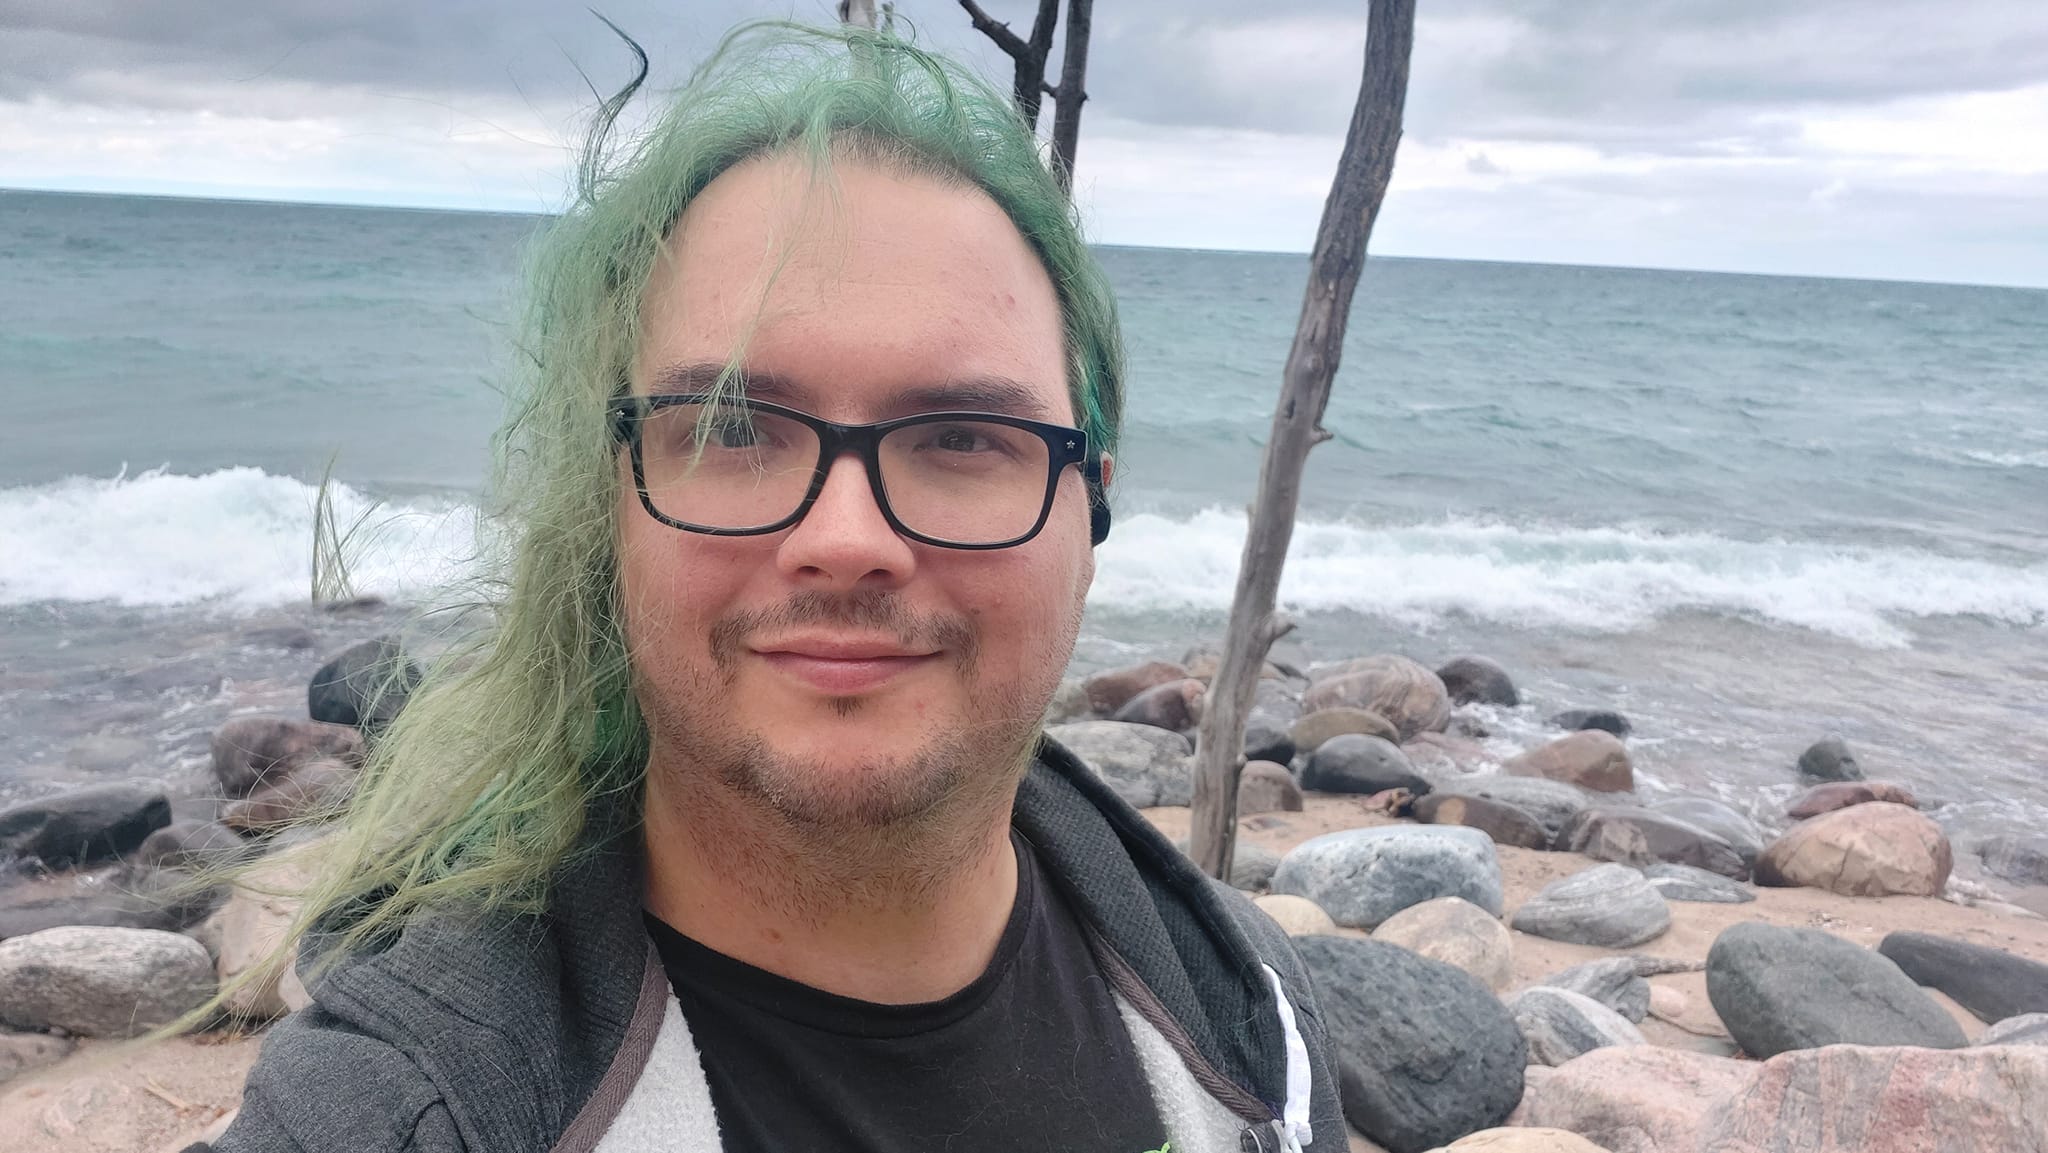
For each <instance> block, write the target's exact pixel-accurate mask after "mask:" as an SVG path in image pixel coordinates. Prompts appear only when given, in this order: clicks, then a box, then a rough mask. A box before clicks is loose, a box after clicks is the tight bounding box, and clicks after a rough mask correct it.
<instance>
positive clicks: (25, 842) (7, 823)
mask: <svg viewBox="0 0 2048 1153" xmlns="http://www.w3.org/2000/svg"><path fill="white" fill-rule="evenodd" d="M170 823H171V802H170V800H169V799H168V798H167V797H165V795H164V790H163V788H162V786H160V785H150V784H141V783H132V784H131V783H120V784H105V785H87V786H86V787H84V788H82V789H71V790H69V791H66V792H62V793H58V794H56V795H54V796H48V797H38V798H36V799H35V800H32V801H23V802H21V803H20V804H17V805H11V806H9V807H7V808H5V809H0V861H5V860H6V859H8V858H10V857H33V858H35V859H37V860H40V861H41V862H43V864H45V865H48V866H49V867H51V868H53V869H56V868H64V867H66V866H69V865H87V864H92V863H93V862H95V861H104V860H108V859H110V858H113V857H118V856H120V855H122V854H123V853H127V852H129V851H131V850H133V849H135V848H136V847H137V846H139V845H141V844H142V842H143V840H144V839H145V838H147V837H148V836H149V835H150V834H151V833H153V832H155V831H156V830H158V829H161V828H163V827H164V826H165V825H168V824H170Z"/></svg>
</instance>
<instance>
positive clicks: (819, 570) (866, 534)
mask: <svg viewBox="0 0 2048 1153" xmlns="http://www.w3.org/2000/svg"><path fill="white" fill-rule="evenodd" d="M776 562H777V565H778V567H780V568H781V569H782V571H783V572H784V573H785V574H787V575H789V576H790V577H791V578H793V579H795V580H796V581H797V582H798V583H799V584H802V585H803V586H804V587H806V588H810V589H815V590H818V591H853V590H856V589H862V588H877V587H881V588H894V587H897V586H900V585H901V584H903V582H905V581H907V580H909V579H910V575H911V573H912V572H913V571H915V570H916V567H917V554H916V552H915V551H914V550H913V549H912V548H911V546H910V542H909V541H907V540H905V539H904V538H903V537H901V536H899V535H897V533H896V530H895V529H893V528H891V527H890V526H889V521H888V519H887V518H886V517H884V516H883V515H882V509H881V505H880V504H879V503H878V502H877V501H876V499H875V491H874V488H873V487H872V486H871V485H870V484H869V483H868V474H867V470H866V469H865V468H864V467H863V466H862V464H861V460H860V457H859V456H858V455H856V454H854V453H843V454H841V455H840V457H839V458H838V459H837V460H835V461H833V462H832V463H831V465H830V466H829V467H828V468H827V469H826V472H825V486H824V487H823V488H821V489H819V490H818V499H817V500H816V501H814V502H812V504H811V508H810V511H809V512H807V513H805V514H804V518H803V519H802V520H801V521H798V522H797V524H796V527H794V528H792V529H790V530H789V534H788V535H787V536H785V537H784V538H783V539H782V543H781V544H780V545H779V546H778V547H777V549H776Z"/></svg>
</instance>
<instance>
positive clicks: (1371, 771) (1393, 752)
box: [1301, 733, 1430, 797]
mask: <svg viewBox="0 0 2048 1153" xmlns="http://www.w3.org/2000/svg"><path fill="white" fill-rule="evenodd" d="M1301 787H1302V788H1304V789H1313V790H1315V791H1317V792H1322V793H1357V794H1361V795H1365V796H1371V795H1372V794H1374V793H1379V792H1385V791H1386V790H1388V789H1407V790H1408V791H1409V792H1411V793H1413V794H1415V795H1416V796H1418V797H1419V796H1422V795H1423V794H1424V793H1427V792H1429V789H1430V784H1429V781H1428V779H1427V778H1425V777H1424V776H1423V775H1422V774H1421V773H1418V772H1416V771H1415V765H1414V764H1413V763H1411V762H1410V761H1409V760H1408V754H1406V753H1404V752H1402V751H1401V750H1400V747H1399V746H1397V745H1394V744H1392V743H1391V742H1388V741H1386V740H1382V739H1381V738H1379V737H1369V736H1366V735H1365V734H1363V733H1345V734H1343V735H1342V736H1336V737H1331V738H1330V739H1329V740H1327V741H1324V742H1323V743H1322V744H1321V745H1318V746H1317V747H1316V750H1315V751H1314V752H1312V753H1310V754H1309V755H1308V764H1307V765H1306V766H1304V767H1303V768H1302V770H1301Z"/></svg>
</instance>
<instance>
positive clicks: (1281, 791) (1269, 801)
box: [1237, 761, 1301, 817]
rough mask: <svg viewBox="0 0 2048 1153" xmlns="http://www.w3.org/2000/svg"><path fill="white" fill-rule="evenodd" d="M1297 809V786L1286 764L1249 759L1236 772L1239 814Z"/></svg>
mask: <svg viewBox="0 0 2048 1153" xmlns="http://www.w3.org/2000/svg"><path fill="white" fill-rule="evenodd" d="M1300 811H1301V786H1300V785H1297V784H1295V783H1294V774H1292V773H1290V772H1288V771H1287V766H1285V765H1276V764H1274V763H1273V762H1271V761H1253V762H1251V763H1250V764H1247V765H1246V766H1245V767H1244V771H1243V772H1241V773H1239V774H1238V775H1237V813H1238V815H1239V816H1241V817H1249V816H1252V815H1253V814H1255V813H1298V812H1300Z"/></svg>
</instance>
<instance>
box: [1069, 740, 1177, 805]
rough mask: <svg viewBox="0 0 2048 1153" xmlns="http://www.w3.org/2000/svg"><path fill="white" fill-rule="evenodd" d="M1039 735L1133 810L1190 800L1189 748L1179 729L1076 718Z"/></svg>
mask: <svg viewBox="0 0 2048 1153" xmlns="http://www.w3.org/2000/svg"><path fill="white" fill-rule="evenodd" d="M1045 735H1046V736H1048V737H1051V738H1052V739H1053V740H1055V741H1057V742H1059V743H1060V744H1061V745H1063V746H1065V747H1066V749H1067V751H1068V752H1070V753H1073V754H1074V755H1075V756H1076V757H1079V758H1080V759H1081V763H1082V764H1084V765H1087V766H1088V768H1089V769H1091V770H1092V771H1093V772H1094V773H1095V775H1096V776H1098V777H1101V778H1102V779H1103V781H1105V782H1106V783H1108V785H1109V787H1110V789H1111V790H1112V791H1114V792H1115V793H1116V795H1117V796H1119V797H1122V798H1123V799H1124V800H1125V801H1127V802H1129V803H1130V804H1131V805H1133V806H1136V807H1137V808H1140V809H1145V808H1151V807H1153V806H1157V805H1186V804H1191V803H1193V801H1194V798H1195V778H1194V760H1193V754H1194V746H1192V745H1191V744H1189V743H1188V739H1187V738H1186V737H1184V736H1181V735H1180V734H1179V733H1174V732H1168V731H1167V730H1165V729H1158V728H1153V727H1152V726H1151V725H1133V724H1128V723H1126V722H1124V721H1076V722H1074V723H1073V724H1070V725H1048V726H1047V727H1046V730H1045Z"/></svg>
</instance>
